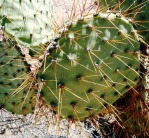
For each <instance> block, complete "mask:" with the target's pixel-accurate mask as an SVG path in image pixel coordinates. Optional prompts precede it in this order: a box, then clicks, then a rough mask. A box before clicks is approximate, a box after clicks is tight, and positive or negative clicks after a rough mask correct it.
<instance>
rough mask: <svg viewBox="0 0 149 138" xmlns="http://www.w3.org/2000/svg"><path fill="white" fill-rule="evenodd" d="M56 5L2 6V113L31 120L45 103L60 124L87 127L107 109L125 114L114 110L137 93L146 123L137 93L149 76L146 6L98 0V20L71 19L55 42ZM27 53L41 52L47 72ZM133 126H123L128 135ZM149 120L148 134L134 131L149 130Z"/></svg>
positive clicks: (4, 2)
mask: <svg viewBox="0 0 149 138" xmlns="http://www.w3.org/2000/svg"><path fill="white" fill-rule="evenodd" d="M50 4H51V2H50V0H48V1H45V0H40V1H38V0H26V1H23V0H12V1H8V0H1V1H0V5H1V6H0V25H1V26H3V27H4V34H5V35H2V36H0V108H4V109H6V110H8V111H11V112H12V113H17V114H23V115H26V114H29V113H33V112H34V113H35V110H36V108H38V106H36V105H37V104H38V103H39V104H40V107H41V106H42V104H43V106H44V107H46V108H48V109H50V110H51V111H53V112H54V113H56V115H58V118H66V119H70V120H79V121H80V120H81V121H82V120H84V119H85V118H86V117H89V116H94V115H97V114H98V113H100V112H101V111H102V110H103V109H106V110H107V111H109V110H112V111H113V112H114V113H115V111H117V110H119V111H121V108H119V107H117V103H118V102H117V103H116V105H115V104H113V103H114V102H115V101H116V100H118V99H119V98H120V99H119V100H120V101H123V100H122V99H123V98H122V96H123V95H124V94H125V93H126V92H131V91H132V90H133V92H134V91H135V94H134V95H135V96H134V95H133V96H132V97H133V98H131V102H130V103H132V101H134V102H135V104H134V106H131V107H133V109H134V110H135V112H137V113H136V114H139V115H138V116H139V117H140V116H141V115H142V116H143V115H144V114H141V113H140V112H141V111H140V108H141V107H145V110H148V107H146V106H142V104H144V105H145V102H142V101H143V95H144V91H145V89H141V90H140V89H139V88H138V86H140V84H141V83H143V84H144V78H143V77H144V75H145V74H146V70H144V68H143V63H142V57H141V56H142V55H143V54H144V51H146V47H147V46H148V42H149V37H148V36H149V35H148V33H149V32H148V28H149V25H148V20H149V17H148V15H147V11H148V9H149V5H148V2H147V1H145V0H141V1H138V0H133V1H130V0H118V1H117V0H97V1H96V4H98V9H97V10H96V14H94V15H81V18H79V19H71V20H70V21H68V22H66V24H65V25H64V26H63V27H62V29H60V30H57V31H56V33H55V34H54V35H53V32H54V31H55V30H56V29H55V28H54V29H53V26H54V25H52V15H51V5H50ZM136 8H137V9H136ZM141 35H143V36H141ZM6 36H7V37H6ZM142 45H144V46H145V49H143V50H144V51H142ZM22 46H23V47H26V46H27V47H29V48H30V49H32V50H33V51H36V52H38V53H39V55H40V57H39V59H38V60H39V62H40V63H41V64H42V65H41V66H36V69H37V70H36V71H35V72H34V71H33V70H32V71H31V70H30V66H29V65H28V64H27V63H26V61H25V58H24V57H23V55H22V54H21V52H20V51H21V50H20V48H19V47H22ZM146 56H147V53H146V55H143V58H144V57H146ZM138 95H139V96H140V97H141V98H139V100H136V99H137V97H138ZM134 97H135V98H134ZM125 98H126V97H125ZM134 99H135V100H134ZM140 99H141V100H140ZM38 100H41V101H42V102H39V101H38ZM119 100H118V101H119ZM45 110H46V109H45ZM134 110H133V111H134ZM38 111H40V110H38ZM48 111H49V110H48ZM121 112H125V110H124V111H121ZM121 112H117V116H119V117H121V118H122V119H124V120H125V118H129V117H130V116H131V115H132V110H129V111H128V113H126V114H120V113H121ZM138 116H137V117H138ZM133 121H134V120H130V121H127V123H125V122H124V123H122V125H123V126H125V127H126V128H127V127H129V126H130V124H132V123H133ZM145 121H146V118H145V117H143V118H142V119H141V121H140V122H139V123H140V124H139V125H140V126H141V127H143V128H141V129H140V127H138V126H137V125H136V127H133V128H131V127H130V129H131V130H130V131H133V132H134V131H140V130H141V131H145V127H147V128H148V123H146V124H145V123H144V122H145ZM135 123H136V122H135ZM144 124H145V125H144ZM134 129H135V130H134ZM146 130H148V129H146Z"/></svg>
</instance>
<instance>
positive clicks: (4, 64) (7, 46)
mask: <svg viewBox="0 0 149 138" xmlns="http://www.w3.org/2000/svg"><path fill="white" fill-rule="evenodd" d="M33 82H34V81H33V78H32V76H31V73H30V71H29V66H28V65H27V64H26V62H25V61H24V58H23V55H22V54H20V50H19V48H18V47H17V44H16V42H14V41H12V40H11V39H10V38H7V37H5V38H3V40H2V41H0V109H2V108H3V109H6V110H8V111H10V112H12V113H16V114H22V115H27V114H28V113H32V112H33V111H34V108H35V98H36V97H35V96H36V90H35V88H34V87H33Z"/></svg>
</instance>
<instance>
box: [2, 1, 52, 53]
mask: <svg viewBox="0 0 149 138" xmlns="http://www.w3.org/2000/svg"><path fill="white" fill-rule="evenodd" d="M52 21H53V20H52V1H51V0H46V1H45V0H40V1H38V0H1V1H0V24H1V25H2V26H4V27H5V31H6V32H7V34H9V35H10V36H14V37H15V39H16V41H17V42H18V43H19V44H21V45H25V46H29V47H30V48H31V49H33V48H34V47H33V46H36V49H34V50H35V51H38V50H40V49H41V47H42V45H39V44H43V43H46V42H47V41H49V40H50V39H51V37H52V34H53V31H52ZM31 46H32V47H31Z"/></svg>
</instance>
